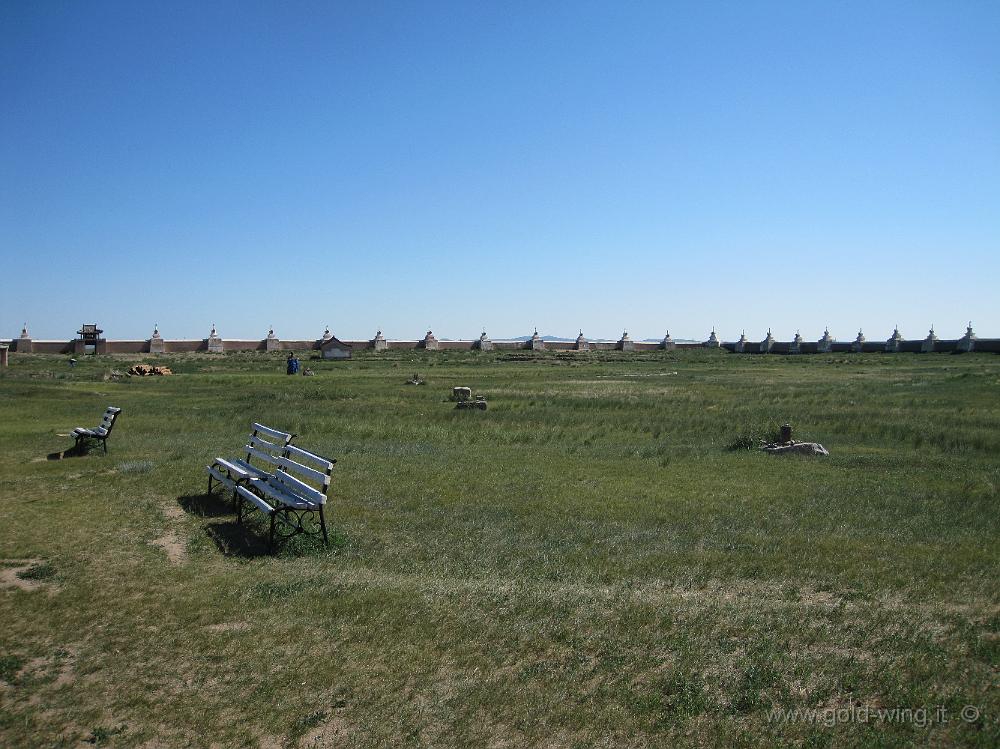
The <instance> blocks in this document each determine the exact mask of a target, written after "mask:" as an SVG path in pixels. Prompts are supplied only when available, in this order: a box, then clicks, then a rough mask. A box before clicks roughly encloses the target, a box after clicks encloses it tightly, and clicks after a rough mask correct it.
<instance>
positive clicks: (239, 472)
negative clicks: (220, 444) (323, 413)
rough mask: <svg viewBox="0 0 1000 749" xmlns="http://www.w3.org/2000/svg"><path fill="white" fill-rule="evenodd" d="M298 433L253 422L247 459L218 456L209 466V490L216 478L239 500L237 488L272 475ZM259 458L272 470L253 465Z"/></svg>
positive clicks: (260, 461)
mask: <svg viewBox="0 0 1000 749" xmlns="http://www.w3.org/2000/svg"><path fill="white" fill-rule="evenodd" d="M294 438H295V435H294V434H292V433H290V432H282V431H279V430H277V429H272V428H271V427H267V426H264V425H263V424H258V423H257V422H254V423H253V431H252V432H251V433H250V436H249V437H248V438H247V444H246V445H245V449H246V451H247V454H246V457H245V458H231V459H227V458H216V459H215V461H214V462H213V463H212V465H210V466H207V467H206V469H205V470H206V471H207V472H208V493H209V494H211V493H212V482H213V481H215V482H216V483H218V484H221V485H223V486H225V487H228V488H229V489H231V490H232V492H233V503H234V504H236V503H237V496H236V487H238V486H240V485H244V484H249V483H252V482H254V481H262V480H264V479H267V478H268V477H270V476H272V475H273V473H274V470H275V469H276V468H277V467H278V461H279V460H280V459H281V456H282V455H283V454H284V450H285V448H286V447H288V445H289V444H290V443H291V441H292V440H293V439H294ZM253 458H256V459H257V461H258V463H259V464H270V466H271V468H270V470H268V469H265V468H264V467H263V465H254V464H252V463H251V462H250V461H251V460H252V459H253Z"/></svg>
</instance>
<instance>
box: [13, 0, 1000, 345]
mask: <svg viewBox="0 0 1000 749" xmlns="http://www.w3.org/2000/svg"><path fill="white" fill-rule="evenodd" d="M0 102H2V105H0V254H2V263H3V264H2V268H3V280H4V284H3V290H2V294H0V336H2V337H11V336H16V335H17V334H18V333H19V331H20V326H21V323H22V322H24V321H27V322H28V324H29V329H30V331H31V333H32V335H34V337H36V338H50V337H51V338H66V337H68V336H69V335H71V334H72V332H73V331H75V330H76V329H77V326H78V324H79V323H80V322H84V321H97V322H99V323H101V324H102V327H104V328H105V330H106V331H107V335H108V336H109V337H111V338H129V337H145V336H147V335H148V334H149V332H150V330H151V328H152V325H153V323H154V322H158V323H159V324H160V330H161V331H162V333H163V334H164V335H165V336H166V337H203V336H205V335H207V333H208V329H209V326H210V325H211V323H213V322H215V323H216V324H217V325H218V328H219V332H220V333H221V334H222V335H223V336H224V337H233V338H236V337H251V336H263V335H264V334H265V332H266V330H267V327H268V326H269V325H270V324H272V323H273V325H274V326H275V330H276V332H277V334H278V335H279V337H285V338H292V337H305V336H315V335H319V333H320V332H321V331H322V329H323V327H324V326H325V325H327V324H329V325H330V327H331V328H332V329H333V331H334V332H335V333H336V334H337V335H338V336H340V337H342V338H348V339H350V338H364V337H370V336H372V335H373V334H374V331H375V329H376V327H381V328H382V330H383V331H385V333H386V334H387V336H389V337H390V338H413V337H419V336H422V335H423V333H424V332H425V331H426V330H427V328H428V327H432V328H433V330H434V332H435V334H436V335H438V337H450V338H459V337H472V336H478V334H479V332H480V330H481V329H482V327H483V326H485V327H486V329H487V331H488V332H489V333H490V334H491V335H492V336H493V337H494V338H500V337H505V336H516V335H521V334H525V333H530V332H531V331H532V329H533V327H534V326H535V325H537V326H538V328H539V330H540V331H541V332H542V333H546V334H553V335H574V334H575V333H576V331H577V330H578V329H579V328H580V327H582V328H583V330H584V332H585V333H586V334H587V335H589V336H591V337H605V336H606V337H617V336H618V335H620V333H621V330H622V329H623V328H626V327H627V328H628V330H629V332H630V334H631V335H632V336H633V338H646V337H660V336H662V335H663V332H664V330H665V329H667V328H669V329H670V331H671V333H672V334H673V335H674V336H675V337H694V338H704V337H706V336H707V334H708V332H709V330H710V329H711V328H712V326H713V325H714V326H715V327H716V328H717V329H718V331H719V333H720V334H721V335H722V336H723V337H724V338H726V339H729V340H732V339H735V338H736V337H738V336H739V334H740V331H741V330H742V329H743V328H746V330H747V334H748V335H749V336H750V337H751V338H754V339H757V338H761V337H763V335H764V334H765V333H766V330H767V328H768V327H769V326H770V327H771V328H772V329H773V330H774V333H775V335H776V336H777V337H778V338H779V339H781V338H785V339H787V338H790V337H791V336H792V335H793V334H794V332H795V330H796V328H801V330H802V333H803V335H805V336H806V337H807V338H809V339H815V338H818V337H819V336H820V335H821V333H822V331H823V326H824V325H826V324H829V325H830V329H831V332H832V333H833V334H834V336H835V337H837V338H839V339H842V340H845V339H850V338H853V336H854V335H855V334H856V332H857V329H858V328H859V327H860V326H863V327H864V330H865V333H866V335H868V337H869V338H873V339H875V338H881V337H888V335H889V333H890V332H891V330H892V326H893V324H895V323H897V322H898V323H899V325H900V328H901V331H902V332H903V334H904V335H905V336H907V337H910V338H918V337H923V336H924V335H925V334H926V332H927V328H928V326H929V325H930V324H931V323H934V324H935V326H936V328H937V332H938V333H939V334H940V335H942V337H945V336H955V337H957V336H958V335H961V333H962V332H963V331H964V325H965V322H966V320H967V319H969V318H971V319H972V320H973V321H974V323H975V326H976V330H977V332H978V333H979V334H980V335H991V336H1000V304H998V302H997V293H996V286H997V281H998V279H1000V2H996V1H995V0H991V1H987V2H963V1H954V0H952V1H948V2H937V3H933V2H919V1H917V0H907V1H905V2H871V1H868V2H857V3H855V2H808V1H805V2H798V1H793V0H788V2H779V3H773V2H749V1H748V2H723V3H720V2H694V1H693V0H692V1H691V2H665V1H663V2H650V3H632V2H604V3H589V2H580V1H578V0H574V1H573V2H523V3H519V2H513V3H511V2H502V3H501V2H495V3H480V2H465V1H463V2H454V3H446V2H433V3H419V2H398V3H387V2H374V3H371V2H357V3H331V2H316V3H301V2H281V3H277V2H270V3H255V2H218V1H216V0H213V2H194V3H185V2H173V1H172V2H158V3H152V2H141V1H140V2H114V3H108V2H76V1H75V0H74V1H72V2H33V1H28V0H23V1H22V0H5V2H3V3H0Z"/></svg>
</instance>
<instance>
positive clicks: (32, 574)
mask: <svg viewBox="0 0 1000 749" xmlns="http://www.w3.org/2000/svg"><path fill="white" fill-rule="evenodd" d="M55 574H56V568H55V567H53V566H52V565H51V564H50V563H49V562H42V563H41V564H35V565H32V566H31V567H29V568H28V569H26V570H21V571H20V572H18V573H17V576H18V577H19V578H21V579H22V580H48V579H49V578H50V577H54V576H55Z"/></svg>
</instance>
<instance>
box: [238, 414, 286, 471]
mask: <svg viewBox="0 0 1000 749" xmlns="http://www.w3.org/2000/svg"><path fill="white" fill-rule="evenodd" d="M294 437H295V435H294V434H290V433H288V432H279V431H278V430H277V429H271V427H266V426H264V425H263V424H258V423H256V422H254V425H253V432H251V434H250V439H248V440H247V445H246V449H247V463H252V462H253V461H252V460H251V458H257V460H258V461H263V462H264V463H270V464H271V465H272V466H276V465H278V459H279V458H281V455H282V453H283V451H284V450H285V448H286V447H288V444H289V443H290V442H291V441H292V438H294Z"/></svg>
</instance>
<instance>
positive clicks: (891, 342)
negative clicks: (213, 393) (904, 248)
mask: <svg viewBox="0 0 1000 749" xmlns="http://www.w3.org/2000/svg"><path fill="white" fill-rule="evenodd" d="M84 327H87V326H84ZM90 327H91V328H95V329H96V326H90ZM102 332H103V331H100V330H97V333H98V334H99V333H102ZM201 340H202V341H203V342H204V347H203V349H202V350H207V351H209V352H217V353H221V352H223V351H226V350H233V349H232V347H231V345H228V344H234V343H240V342H239V341H223V339H222V337H221V336H220V335H219V333H218V331H217V330H216V327H215V325H214V324H213V325H212V327H211V331H210V332H209V334H208V337H207V338H205V339H201ZM977 340H979V339H977V337H976V335H975V333H974V332H973V329H972V323H971V322H970V323H969V325H968V327H967V328H966V331H965V335H964V336H963V337H962V338H961V339H959V340H957V341H951V342H944V341H942V342H941V345H940V346H939V339H938V336H937V334H936V333H935V332H934V327H933V326H931V329H930V331H929V333H928V334H927V337H926V338H924V339H923V340H922V341H920V342H919V348H918V347H917V341H906V339H904V338H903V336H902V334H901V333H900V332H899V326H898V325H897V326H896V328H895V329H894V330H893V332H892V335H891V336H889V338H888V339H887V340H886V341H885V343H884V344H881V343H879V344H875V343H873V342H869V341H867V340H866V339H865V335H864V333H863V332H862V331H860V330H859V331H858V335H857V337H856V338H855V339H854V341H853V342H851V343H850V344H846V343H837V341H835V339H834V338H833V336H831V335H830V330H829V328H827V329H826V330H824V332H823V336H822V338H820V339H819V340H818V341H817V342H815V343H812V342H808V343H807V342H806V341H805V340H804V339H803V337H802V335H801V333H799V332H798V331H797V332H796V333H795V338H794V339H793V340H792V341H791V342H778V341H776V340H775V338H774V336H773V335H772V333H771V330H770V329H768V331H767V336H766V337H765V338H764V339H763V340H762V341H760V342H759V343H758V342H757V341H751V340H750V339H748V338H747V336H746V331H743V334H742V335H741V336H740V338H739V340H738V341H736V342H733V343H727V342H723V341H722V340H721V339H720V338H719V336H718V334H717V333H716V331H715V329H714V328H713V329H712V332H711V334H710V335H709V336H708V339H707V340H705V341H704V342H703V343H700V344H698V343H681V344H679V345H680V346H681V347H684V348H688V347H692V346H695V347H697V346H703V347H705V348H726V349H727V350H730V351H733V352H736V353H769V352H772V351H774V352H776V353H799V352H806V351H808V352H816V353H829V352H832V351H834V350H838V351H845V350H850V351H857V352H861V351H876V350H884V351H886V352H898V351H902V350H906V351H915V350H919V351H923V352H932V351H935V350H943V349H948V348H953V349H954V350H958V351H973V350H976V343H977ZM101 341H103V339H101ZM520 341H521V339H518V342H519V345H523V347H524V348H528V349H534V350H544V349H545V348H546V347H549V348H558V349H570V348H571V349H574V350H577V351H588V350H590V349H591V348H592V346H593V347H598V348H602V349H606V348H612V347H613V348H616V349H618V350H621V351H633V350H648V349H649V348H661V349H673V348H676V347H678V344H676V343H675V342H674V339H673V338H672V337H671V336H670V332H669V331H668V332H667V333H666V335H664V337H663V338H662V340H660V341H658V342H655V343H651V342H648V341H643V342H641V343H638V344H636V343H635V342H633V341H632V339H631V338H630V337H629V334H628V331H622V335H621V337H620V338H619V339H618V340H617V342H614V343H612V342H611V341H609V340H599V341H591V340H589V339H588V338H586V337H585V336H584V335H583V330H580V334H579V336H578V337H577V338H576V340H575V341H574V342H573V343H572V344H569V343H568V342H565V341H560V342H558V343H557V342H555V341H552V340H550V341H548V342H546V341H545V339H544V338H543V337H542V336H541V335H539V333H538V329H537V328H535V332H534V334H533V335H532V336H531V338H530V339H528V340H527V341H524V342H523V344H522V343H521V342H520ZM993 341H994V339H986V340H985V341H983V343H984V344H987V343H988V344H990V345H989V346H987V348H990V349H992V348H993V346H992V343H993ZM78 342H79V341H78ZM145 342H146V344H147V347H146V348H145V350H147V351H149V352H150V353H164V352H165V351H167V350H168V348H169V347H168V346H167V345H166V343H167V342H166V341H165V340H164V338H163V336H162V335H161V334H160V329H159V325H154V326H153V333H152V335H151V336H150V337H149V338H148V339H145ZM11 343H12V344H14V345H15V348H16V350H17V351H22V352H24V351H27V352H30V351H31V350H32V339H31V336H30V334H29V333H28V327H27V324H25V325H24V327H23V328H22V329H21V335H20V337H19V338H16V339H13V340H11ZM39 343H40V342H39ZM262 343H263V345H262V346H260V348H263V349H265V350H268V351H270V350H278V349H282V348H285V347H287V343H288V342H286V344H285V345H283V344H282V342H281V341H280V340H279V339H278V337H277V335H276V334H275V332H274V328H273V326H272V327H271V328H270V329H269V330H268V331H267V336H266V337H265V338H264V339H263V341H262ZM293 343H305V344H309V345H313V343H314V344H315V347H316V348H320V349H323V348H326V347H330V346H338V345H342V346H345V347H346V348H371V349H375V350H376V351H380V350H385V349H388V348H390V347H395V343H394V345H393V346H390V342H389V341H388V340H387V339H386V337H385V336H384V335H383V333H382V331H381V330H378V331H376V333H375V337H374V338H370V339H367V340H363V341H347V342H341V341H339V340H338V339H337V338H336V337H335V336H334V335H333V333H331V332H330V328H329V326H327V327H326V329H325V330H324V331H323V335H322V336H321V337H320V338H319V339H317V340H316V341H315V342H310V341H296V342H293ZM462 343H464V344H466V345H467V347H469V348H475V349H479V350H482V351H489V350H492V349H493V348H494V342H493V341H492V340H491V339H490V337H489V336H488V335H487V334H486V331H485V330H484V331H483V333H482V335H481V336H480V337H479V338H478V340H469V341H439V340H438V339H437V338H436V337H435V335H434V333H433V332H432V331H430V330H428V331H427V333H426V335H425V336H424V337H423V339H421V340H417V341H410V342H409V345H410V346H416V347H419V348H425V349H428V350H437V349H440V348H445V347H447V348H452V347H454V345H455V344H462ZM510 344H511V342H510V341H505V342H503V343H501V344H500V347H502V348H507V347H509V346H510ZM945 344H948V345H945ZM835 347H836V348H835Z"/></svg>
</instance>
